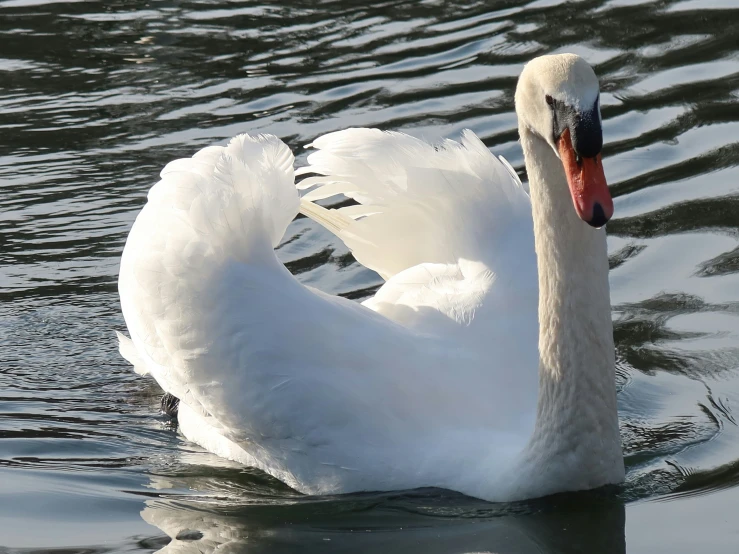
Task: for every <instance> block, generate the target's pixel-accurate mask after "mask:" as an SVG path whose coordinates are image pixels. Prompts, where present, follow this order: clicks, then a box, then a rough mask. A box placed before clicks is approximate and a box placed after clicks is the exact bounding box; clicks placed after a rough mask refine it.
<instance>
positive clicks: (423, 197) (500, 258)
mask: <svg viewBox="0 0 739 554" xmlns="http://www.w3.org/2000/svg"><path fill="white" fill-rule="evenodd" d="M312 146H313V147H314V148H316V149H317V151H316V152H314V153H312V154H311V155H310V156H309V157H308V162H309V164H310V165H309V166H308V167H306V168H302V169H300V170H298V172H297V173H298V174H301V173H302V174H305V173H317V174H320V176H319V177H309V178H307V179H304V180H303V181H302V182H301V183H300V185H299V186H300V187H301V188H308V187H312V186H316V185H317V186H316V188H315V189H314V190H312V191H311V192H309V193H308V194H306V195H305V196H304V197H303V208H302V209H303V210H304V211H306V213H308V215H309V216H311V217H313V215H312V213H309V212H310V210H311V206H308V205H306V203H307V202H313V201H314V200H318V199H321V198H325V197H328V196H332V195H335V194H344V195H346V196H348V197H350V198H353V199H355V200H356V201H357V202H359V203H360V204H361V207H357V206H350V207H345V208H340V209H339V210H338V214H336V215H337V216H338V218H339V219H338V221H336V219H337V218H334V225H333V228H332V226H331V225H330V224H329V225H327V227H328V228H329V229H331V230H332V231H333V232H335V233H337V234H338V236H339V237H340V238H342V239H343V240H344V242H345V243H346V244H347V245H348V246H349V247H350V248H351V249H352V252H353V253H354V256H355V257H356V258H357V260H358V261H359V262H360V263H362V264H363V265H365V266H367V267H369V268H371V269H374V270H375V271H377V272H378V273H379V274H380V275H382V276H383V277H384V278H385V279H389V278H390V277H392V276H393V275H396V274H397V273H399V272H401V271H403V270H404V269H408V268H410V267H413V266H417V265H419V264H424V263H436V264H450V263H451V264H456V263H457V262H458V261H459V260H462V259H465V260H474V261H479V262H483V263H485V264H486V265H487V266H488V268H489V269H491V270H492V271H494V272H495V273H499V272H500V271H503V270H505V269H506V264H507V263H508V262H509V259H510V258H509V252H510V246H511V245H513V246H514V247H516V246H518V244H516V240H517V235H518V233H519V231H522V232H523V233H524V235H531V231H530V229H531V205H530V202H529V198H528V195H527V194H526V192H525V190H524V188H523V186H522V185H521V182H520V180H519V179H518V176H517V175H516V173H515V172H514V171H513V169H512V168H511V167H510V165H509V164H508V163H507V162H506V161H505V160H503V159H502V158H498V157H496V156H494V155H493V154H491V153H490V151H489V150H488V149H487V147H486V146H485V145H484V144H483V143H482V142H481V141H480V139H478V138H477V136H475V134H474V133H472V132H471V131H465V132H464V134H463V136H462V140H461V142H459V143H458V142H454V141H451V140H446V141H444V142H443V143H441V144H440V145H438V146H433V145H431V144H428V143H426V142H424V141H422V140H419V139H416V138H413V137H411V136H408V135H405V134H402V133H395V132H384V131H379V130H377V129H347V130H345V131H338V132H335V133H330V134H328V135H324V136H322V137H320V138H319V139H317V140H316V141H314V142H313V144H312ZM329 218H330V215H328V214H327V219H329ZM322 223H323V222H322ZM527 227H528V229H529V231H528V232H527V231H526V228H527Z"/></svg>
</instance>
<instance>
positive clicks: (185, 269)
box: [119, 54, 624, 501]
mask: <svg viewBox="0 0 739 554" xmlns="http://www.w3.org/2000/svg"><path fill="white" fill-rule="evenodd" d="M516 111H517V114H518V120H519V133H520V136H521V144H522V147H523V151H524V155H525V161H526V168H527V172H528V176H529V186H530V191H531V192H530V197H529V195H528V194H527V192H526V190H525V189H524V187H523V186H522V184H521V182H520V181H519V179H518V177H517V176H516V173H515V172H514V171H513V170H512V168H511V167H510V165H508V163H507V162H506V161H505V160H503V159H502V158H499V157H496V156H494V155H493V154H491V153H490V152H489V151H488V149H487V148H486V147H485V146H484V144H483V143H482V142H481V141H480V140H479V139H478V138H477V137H476V136H475V135H474V134H473V133H472V132H470V131H467V132H465V133H464V135H463V136H462V139H461V142H460V143H457V142H453V141H450V140H447V141H445V142H443V143H442V144H440V145H437V146H432V145H429V144H427V143H425V142H423V141H420V140H418V139H415V138H412V137H410V136H407V135H404V134H401V133H387V132H382V131H379V130H375V129H348V130H345V131H340V132H336V133H331V134H328V135H326V136H323V137H320V138H319V139H317V140H316V141H315V142H314V143H313V145H312V146H313V147H314V148H315V149H316V150H317V151H316V152H314V153H312V154H311V155H310V156H309V158H308V161H309V164H310V165H309V166H308V167H307V168H304V170H302V172H304V173H313V174H317V175H318V177H315V176H314V177H309V178H307V179H304V180H303V181H302V182H301V183H300V185H299V186H300V187H305V188H307V187H315V188H314V190H313V191H312V192H309V193H308V194H306V195H305V196H304V197H303V199H302V201H301V200H300V198H299V194H298V192H297V190H296V187H295V185H294V172H293V155H292V153H291V152H290V150H289V149H288V148H287V146H285V145H284V144H283V143H282V142H281V141H280V140H279V139H277V138H276V137H274V136H270V135H260V136H255V137H254V136H249V135H240V136H238V137H236V138H234V139H233V140H231V142H230V143H229V144H228V146H226V147H215V146H214V147H209V148H205V149H204V150H201V151H200V152H198V153H197V154H195V155H194V156H193V157H192V158H188V159H181V160H176V161H174V162H172V163H170V164H169V165H167V166H166V167H165V168H164V170H163V171H162V173H161V180H160V181H159V182H158V183H157V184H156V185H155V186H154V187H153V188H152V189H151V190H150V191H149V196H148V202H147V204H146V206H145V207H144V209H143V210H142V211H141V213H140V214H139V215H138V217H137V219H136V222H135V223H134V225H133V228H132V229H131V233H130V235H129V237H128V241H127V243H126V246H125V249H124V252H123V257H122V260H121V269H120V280H119V290H120V296H121V305H122V309H123V314H124V317H125V320H126V325H127V327H128V330H129V332H130V335H131V339H128V338H126V337H125V336H123V335H120V334H119V339H120V350H121V353H122V354H123V356H124V357H126V358H127V359H128V360H129V361H130V362H131V363H133V364H134V366H135V369H136V371H137V372H139V373H142V374H150V375H152V376H153V377H154V378H155V379H156V380H157V382H158V383H159V384H160V385H161V386H162V388H163V389H164V390H165V391H166V392H168V393H170V394H172V395H174V396H176V397H177V398H179V399H180V401H181V402H180V408H179V415H178V419H179V423H180V429H181V431H182V433H183V434H184V435H185V437H187V438H188V439H189V440H191V441H193V442H195V443H198V444H199V445H201V446H202V447H203V448H206V449H207V450H209V451H211V452H214V453H215V454H218V455H220V456H223V457H226V458H230V459H232V460H235V461H238V462H241V463H243V464H246V465H249V466H254V467H257V468H260V469H262V470H264V471H265V472H267V473H269V474H271V475H273V476H274V477H276V478H278V479H280V480H282V481H284V482H285V483H287V484H288V485H290V486H291V487H294V488H295V489H297V490H298V491H301V492H304V493H308V494H335V493H348V492H354V491H370V490H398V489H411V488H416V487H441V488H446V489H452V490H456V491H459V492H461V493H464V494H467V495H471V496H475V497H479V498H482V499H486V500H491V501H509V500H516V499H524V498H532V497H538V496H544V495H547V494H552V493H556V492H560V491H566V490H580V489H589V488H594V487H598V486H601V485H605V484H609V483H618V482H621V481H622V480H623V478H624V465H623V455H622V452H621V446H620V439H619V427H618V415H617V409H616V390H615V372H614V344H613V332H612V323H611V311H610V299H609V288H608V259H607V250H606V235H605V231H604V230H603V229H602V228H600V227H602V226H603V225H604V224H605V223H606V222H607V221H608V219H609V218H610V217H611V215H612V213H613V202H612V200H611V197H610V194H609V192H608V188H607V185H606V181H605V176H604V173H603V168H602V165H601V154H600V152H601V147H602V132H601V117H600V107H599V88H598V81H597V78H596V76H595V74H594V72H593V70H592V69H591V67H590V66H589V65H588V64H587V63H586V62H585V61H583V60H582V59H581V58H579V57H578V56H575V55H572V54H563V55H555V56H543V57H540V58H536V59H535V60H533V61H531V62H530V63H529V64H527V65H526V67H525V68H524V70H523V72H522V74H521V77H520V79H519V82H518V86H517V90H516ZM568 189H569V190H568ZM335 194H344V195H346V196H348V197H350V198H353V199H354V200H356V201H357V202H358V205H355V206H350V207H345V208H340V209H338V210H328V209H325V208H322V207H320V206H318V205H317V204H314V203H313V201H314V200H317V199H320V198H324V197H329V196H332V195H335ZM299 210H301V211H302V212H303V213H304V214H306V215H308V216H309V217H311V218H313V219H314V220H316V221H317V222H319V223H321V224H322V225H324V226H325V227H326V228H327V229H329V230H330V231H332V232H333V233H335V234H336V235H337V236H338V237H339V238H340V239H342V240H343V241H344V242H345V243H346V244H347V245H348V247H349V248H351V250H352V252H353V253H354V256H355V257H356V259H357V260H358V261H359V262H361V263H362V264H364V265H365V266H367V267H369V268H371V269H373V270H375V271H377V272H378V273H379V274H380V275H381V276H382V277H383V278H384V279H385V281H386V282H385V284H384V285H383V286H382V287H381V288H380V289H379V290H378V292H377V294H376V295H375V296H374V297H373V298H370V299H369V300H367V301H365V302H364V303H362V304H359V303H356V302H353V301H350V300H347V299H344V298H340V297H336V296H331V295H328V294H325V293H322V292H320V291H317V290H314V289H312V288H310V287H306V286H303V285H302V284H300V283H299V282H298V281H297V280H296V279H295V278H294V277H293V276H292V275H291V274H290V273H289V272H288V271H287V269H286V268H285V266H284V265H283V264H282V263H281V262H280V261H279V260H278V259H277V257H276V256H275V253H274V248H275V247H276V246H277V245H278V244H279V243H280V241H281V240H282V237H283V234H284V232H285V229H286V227H287V225H288V224H289V223H290V222H291V221H292V220H293V218H294V217H295V216H296V215H297V213H298V211H299ZM594 227H595V228H594ZM537 267H538V272H537ZM537 277H538V278H537ZM537 307H538V317H537ZM537 340H538V342H537Z"/></svg>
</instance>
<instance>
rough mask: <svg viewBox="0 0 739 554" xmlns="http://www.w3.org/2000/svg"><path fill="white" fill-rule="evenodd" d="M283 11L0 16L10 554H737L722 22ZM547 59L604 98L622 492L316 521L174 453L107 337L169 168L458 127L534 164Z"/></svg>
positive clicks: (1, 425) (672, 12) (305, 230)
mask: <svg viewBox="0 0 739 554" xmlns="http://www.w3.org/2000/svg"><path fill="white" fill-rule="evenodd" d="M289 4H290V7H289V8H287V7H283V6H281V5H279V4H277V3H275V4H274V5H271V4H265V3H252V2H225V1H223V2H205V1H204V2H179V1H176V0H170V1H161V2H160V1H156V0H152V1H150V2H137V1H133V0H128V1H126V2H122V1H121V2H99V3H98V2H46V1H44V0H0V551H3V552H4V551H5V550H4V549H3V548H1V547H2V546H5V547H8V548H9V549H10V550H9V551H10V552H17V551H22V552H29V551H28V550H16V549H27V548H28V549H33V550H39V549H46V548H49V547H69V548H71V549H70V550H65V552H73V551H75V552H76V551H85V552H95V551H100V552H151V551H155V550H158V549H163V551H164V552H188V553H189V552H214V551H216V550H218V549H219V548H220V549H222V550H218V551H228V552H239V551H245V550H246V549H247V548H248V549H249V552H281V551H294V550H298V549H299V550H301V551H316V552H361V551H373V552H374V551H383V552H404V553H407V552H488V551H489V552H516V553H518V552H525V553H527V552H548V553H549V552H563V553H565V552H583V553H594V552H604V553H605V552H625V551H628V552H645V553H647V552H649V553H651V552H686V553H687V552H695V551H696V550H698V549H699V548H700V551H704V552H737V551H739V515H738V514H739V510H738V508H739V488H737V487H736V486H735V485H736V484H737V483H739V429H738V428H737V422H736V415H735V414H736V412H737V403H738V402H739V367H738V366H739V46H737V44H738V42H737V37H738V36H739V3H737V1H736V0H685V1H672V0H659V1H648V0H610V1H605V2H604V1H601V0H585V1H579V2H574V1H573V2H560V1H557V0H537V1H534V2H521V1H518V0H507V1H497V2H462V1H459V2H446V1H436V0H429V1H413V2H403V1H386V2H375V3H373V7H366V6H364V5H362V3H360V2H352V1H349V0H339V1H334V2H321V1H314V2H303V1H293V2H290V3H289ZM564 51H572V52H576V53H578V54H581V55H583V56H584V57H586V58H587V59H588V60H589V61H590V62H591V63H592V64H593V65H594V67H595V68H596V72H597V73H598V75H599V76H600V79H601V86H602V89H603V96H602V106H603V108H602V110H603V117H604V120H605V121H604V131H605V141H606V145H605V150H604V152H605V158H606V159H605V166H606V173H607V175H608V177H609V181H610V183H611V185H612V187H611V188H612V192H613V194H614V196H615V197H616V216H617V218H616V219H615V220H614V221H612V223H611V224H609V226H608V232H609V248H610V252H611V267H612V271H611V284H612V303H613V317H614V321H615V333H616V341H617V348H618V368H617V369H618V379H619V391H620V392H619V409H620V414H621V422H622V423H621V428H622V436H623V443H624V449H625V453H626V460H627V468H628V477H627V483H626V484H625V485H624V486H623V487H620V488H618V489H616V490H610V491H597V492H593V493H582V494H568V495H561V496H559V497H555V498H551V499H544V500H540V501H534V502H526V503H520V504H515V505H495V504H488V503H484V502H481V501H477V500H473V499H469V498H465V497H462V496H460V495H456V494H453V493H449V492H443V491H435V490H429V491H413V492H410V493H396V494H365V495H351V496H347V497H337V498H320V499H316V498H307V497H303V496H300V495H298V494H296V493H294V492H292V491H291V490H289V489H288V488H286V487H285V486H284V485H281V484H280V483H278V482H276V481H274V480H273V479H271V478H268V477H265V476H264V475H262V474H259V473H258V472H254V471H251V470H248V469H244V468H240V467H237V466H235V465H233V464H231V463H228V462H224V461H223V460H219V459H217V458H215V457H214V456H211V455H210V454H207V453H205V452H203V451H202V450H201V449H199V448H198V447H195V446H193V445H192V444H189V443H187V442H185V441H184V440H183V439H182V437H181V436H180V435H178V433H177V430H176V428H174V427H173V426H172V425H171V424H170V423H169V422H168V421H167V419H166V418H164V417H163V416H161V415H159V413H158V406H159V395H160V392H159V390H158V389H157V387H156V385H154V384H152V383H151V382H148V381H146V380H143V379H141V378H139V377H138V376H136V375H135V374H133V373H132V372H131V371H130V368H129V367H128V365H127V364H126V363H125V362H124V361H123V360H122V359H121V358H120V356H119V355H118V353H117V346H116V342H115V340H114V334H113V330H114V329H119V330H122V329H123V328H124V324H123V319H122V317H121V314H120V307H119V302H118V296H117V291H116V277H117V270H118V260H119V255H120V252H121V250H122V248H123V244H124V240H125V237H126V234H127V231H128V228H129V227H130V225H131V223H132V222H133V220H134V217H135V216H136V213H137V211H138V210H139V209H140V208H141V207H142V206H143V203H144V200H145V195H146V191H147V190H148V188H149V187H150V186H151V185H152V184H153V183H154V182H155V180H156V178H157V175H158V172H159V170H160V169H161V167H162V166H163V165H164V164H165V163H166V162H167V161H169V160H171V159H173V158H175V157H182V156H189V155H190V154H192V153H193V152H194V151H195V150H196V149H199V148H201V147H203V146H206V145H208V144H211V143H221V144H222V143H224V142H225V140H226V139H227V138H229V137H231V136H232V135H235V134H237V133H239V132H244V131H249V132H266V131H268V132H271V133H274V134H276V135H278V136H280V137H281V138H282V139H283V140H285V141H286V142H287V143H288V144H289V145H290V146H291V147H292V148H293V149H294V150H295V151H296V152H297V151H301V152H302V146H303V145H305V144H307V143H309V142H310V141H311V140H312V139H314V138H315V137H316V136H318V135H320V134H322V133H326V132H328V131H333V130H337V129H341V128H345V127H349V126H379V127H383V128H388V129H399V130H404V131H407V132H409V133H411V134H414V135H417V136H422V137H425V138H430V139H436V138H439V137H442V136H451V137H456V136H458V134H459V133H460V131H461V130H462V129H464V128H467V127H468V128H471V129H473V130H474V131H475V132H476V133H478V134H479V135H480V136H481V137H482V138H483V140H484V141H485V142H486V144H487V145H488V146H489V147H491V148H492V149H494V150H495V152H496V153H500V154H503V155H504V156H506V157H507V158H508V159H509V160H510V161H511V163H512V164H513V165H514V166H515V167H516V168H517V169H519V170H520V171H523V160H522V153H521V150H520V147H519V145H518V143H517V142H516V139H517V132H516V121H515V116H514V114H513V90H514V86H515V83H516V77H517V75H518V73H519V71H520V70H521V67H522V64H523V63H525V62H526V61H527V60H529V59H530V58H532V57H534V56H535V55H538V54H542V53H547V52H564ZM304 162H305V160H304V155H303V154H301V155H300V156H299V157H298V164H299V165H300V164H303V163H304ZM288 236H290V237H294V238H295V240H294V241H292V242H290V243H289V245H286V246H285V247H283V248H282V249H281V250H280V256H281V258H282V259H283V260H284V261H285V262H287V263H288V267H290V269H291V271H293V272H294V273H296V274H297V275H298V277H299V278H300V279H301V280H302V281H303V282H305V283H310V284H311V285H314V286H317V287H319V288H321V289H323V290H326V291H329V292H332V293H339V294H343V295H346V296H348V297H350V298H362V297H364V296H367V295H368V294H371V292H372V291H373V290H374V289H375V288H376V287H377V286H378V285H379V283H380V279H379V277H378V276H377V275H375V274H374V273H372V272H370V271H368V270H366V269H363V268H362V267H361V266H359V265H358V264H356V263H355V262H353V260H352V258H351V257H350V256H349V255H348V253H347V250H346V248H345V247H344V246H343V245H341V244H339V243H337V242H336V240H334V239H332V237H331V236H329V235H328V234H327V232H325V231H323V230H321V229H319V228H318V227H317V226H316V225H314V224H312V223H311V222H310V221H309V220H306V219H299V220H296V221H295V222H293V224H292V225H291V227H290V228H289V229H288Z"/></svg>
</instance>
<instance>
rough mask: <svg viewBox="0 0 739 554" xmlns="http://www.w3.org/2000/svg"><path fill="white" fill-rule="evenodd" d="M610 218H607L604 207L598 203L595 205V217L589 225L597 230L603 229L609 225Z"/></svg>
mask: <svg viewBox="0 0 739 554" xmlns="http://www.w3.org/2000/svg"><path fill="white" fill-rule="evenodd" d="M608 219H609V218H608V217H607V216H606V212H605V211H604V210H603V206H601V205H600V202H596V203H595V204H593V217H591V218H590V221H588V225H590V226H591V227H595V228H600V227H603V225H605V224H606V223H608Z"/></svg>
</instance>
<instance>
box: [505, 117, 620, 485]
mask: <svg viewBox="0 0 739 554" xmlns="http://www.w3.org/2000/svg"><path fill="white" fill-rule="evenodd" d="M520 132H521V142H522V145H523V150H524V155H525V158H526V168H527V171H528V176H529V183H530V189H531V205H532V210H533V218H534V236H535V243H536V255H537V259H538V267H539V398H538V407H537V416H536V427H535V431H534V434H533V436H532V438H531V441H530V443H529V446H528V448H527V452H528V456H529V458H530V459H531V461H533V462H534V466H536V467H538V468H539V469H541V468H543V467H546V468H549V469H548V471H554V472H555V473H556V475H551V474H549V475H542V476H541V478H542V479H545V480H547V481H548V482H550V483H551V484H552V485H553V486H554V488H555V489H556V488H557V487H558V486H561V489H560V490H564V489H569V490H572V489H574V488H592V487H596V486H600V485H603V484H606V483H616V482H620V481H622V480H623V474H624V467H623V457H622V452H621V441H620V437H619V428H618V413H617V408H616V385H615V360H614V345H613V324H612V322H611V304H610V295H609V287H608V253H607V247H606V234H605V231H604V230H603V229H599V230H596V229H593V228H592V227H590V226H588V225H587V224H586V223H584V222H583V221H582V220H580V219H579V218H578V217H577V214H576V212H575V209H574V207H573V203H572V198H571V195H570V192H569V188H568V185H567V181H566V178H565V174H564V170H563V168H562V162H561V161H560V160H559V158H557V156H555V154H554V152H553V151H552V148H551V147H550V146H549V145H548V144H547V143H546V142H545V141H543V140H542V139H541V138H539V137H538V136H536V135H534V134H532V133H531V132H530V131H528V129H526V128H522V129H521V130H520ZM544 473H546V472H544ZM573 480H575V482H573ZM580 481H582V482H580ZM551 492H557V491H556V490H552V491H551Z"/></svg>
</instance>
